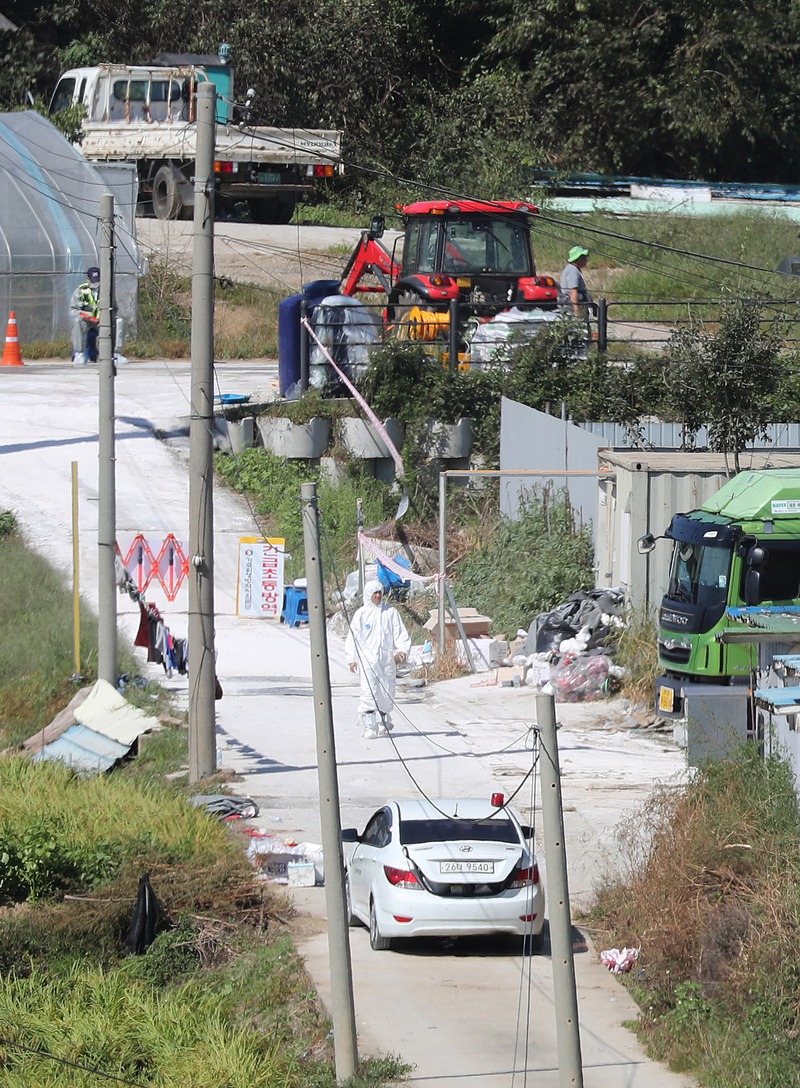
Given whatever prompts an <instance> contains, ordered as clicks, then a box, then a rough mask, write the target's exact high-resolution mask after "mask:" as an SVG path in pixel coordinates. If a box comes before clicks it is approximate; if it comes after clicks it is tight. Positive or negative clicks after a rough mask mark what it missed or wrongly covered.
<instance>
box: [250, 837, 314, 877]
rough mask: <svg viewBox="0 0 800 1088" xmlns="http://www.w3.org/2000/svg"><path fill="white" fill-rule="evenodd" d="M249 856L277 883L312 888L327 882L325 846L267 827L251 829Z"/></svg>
mask: <svg viewBox="0 0 800 1088" xmlns="http://www.w3.org/2000/svg"><path fill="white" fill-rule="evenodd" d="M247 856H248V858H249V859H250V863H251V864H252V866H253V868H254V869H256V870H257V871H258V872H259V874H261V875H262V876H264V877H265V878H266V879H267V880H268V881H269V882H270V883H273V884H289V885H291V886H292V887H295V888H311V887H313V886H314V885H315V884H322V883H323V881H324V875H325V874H324V868H323V863H322V847H321V846H319V845H318V844H317V843H313V842H295V841H294V840H292V839H282V838H281V837H280V835H272V834H270V833H269V832H268V831H266V830H265V829H264V828H253V829H252V830H251V831H250V843H249V845H248V847H247Z"/></svg>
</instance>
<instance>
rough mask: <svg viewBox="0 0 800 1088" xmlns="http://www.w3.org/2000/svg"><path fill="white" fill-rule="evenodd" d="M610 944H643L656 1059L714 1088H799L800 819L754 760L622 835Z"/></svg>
mask: <svg viewBox="0 0 800 1088" xmlns="http://www.w3.org/2000/svg"><path fill="white" fill-rule="evenodd" d="M623 841H624V843H625V846H626V856H627V858H628V868H627V871H626V873H625V874H624V876H623V877H622V879H621V880H620V881H619V882H618V883H617V884H616V885H609V886H608V887H607V888H606V889H605V890H604V891H603V892H602V893H601V895H600V897H599V899H598V902H597V905H596V907H595V910H594V912H593V916H592V917H593V922H594V924H595V925H597V927H598V929H599V934H598V940H600V941H601V942H603V943H604V944H607V945H617V946H620V947H622V946H623V945H628V946H641V950H642V951H641V954H640V957H639V961H638V968H639V970H638V974H637V976H636V977H634V978H632V979H631V980H630V982H629V985H630V986H631V988H632V991H633V993H634V996H635V997H636V999H637V1001H638V1002H639V1005H640V1007H641V1009H642V1015H641V1018H640V1020H639V1022H638V1024H637V1030H638V1031H639V1033H640V1035H641V1036H642V1037H643V1039H644V1040H645V1042H646V1043H647V1045H648V1047H649V1049H650V1051H651V1053H652V1054H653V1055H654V1056H655V1057H657V1058H659V1059H660V1060H663V1061H668V1062H669V1063H670V1064H671V1065H672V1067H673V1068H675V1069H677V1070H682V1071H687V1072H690V1073H692V1074H693V1075H694V1076H696V1077H698V1079H700V1080H701V1081H702V1083H703V1084H704V1085H707V1086H708V1088H745V1086H746V1085H751V1084H759V1085H764V1086H765V1088H784V1086H785V1085H787V1084H796V1083H797V1067H796V1061H797V1036H798V1032H799V1031H800V999H798V986H797V980H798V977H800V954H799V953H798V944H797V935H798V931H800V895H798V890H797V889H798V887H800V850H799V849H798V845H799V844H800V814H798V803H797V798H796V795H795V792H794V786H793V782H792V778H791V772H790V770H789V768H788V767H787V766H786V765H785V764H783V763H781V762H779V761H777V760H774V759H766V760H765V759H764V758H763V756H761V755H760V754H759V753H758V752H757V751H756V750H755V749H754V748H750V747H748V748H745V749H743V750H742V751H741V752H740V754H739V755H738V757H736V758H732V759H730V760H726V761H725V762H720V763H715V764H711V765H709V766H707V767H705V768H703V769H702V770H700V771H699V772H698V773H697V774H696V776H695V778H694V780H693V781H692V782H691V783H690V784H689V785H688V786H686V787H685V788H683V789H680V790H671V791H670V790H662V791H661V792H660V793H658V794H656V795H655V796H654V798H653V799H652V800H651V801H650V802H649V803H648V804H647V805H646V806H645V809H644V811H639V812H637V814H636V816H635V819H634V820H632V821H631V823H630V824H629V825H628V826H627V828H626V829H625V830H624V832H623Z"/></svg>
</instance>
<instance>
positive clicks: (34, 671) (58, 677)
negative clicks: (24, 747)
mask: <svg viewBox="0 0 800 1088" xmlns="http://www.w3.org/2000/svg"><path fill="white" fill-rule="evenodd" d="M0 613H2V615H3V616H6V617H12V616H13V617H14V621H13V623H5V624H3V626H2V629H0V723H2V724H0V747H10V746H13V745H16V744H18V743H20V742H21V741H23V740H25V739H26V738H27V737H29V736H31V735H32V734H33V733H35V732H36V731H37V729H40V728H42V726H43V725H45V724H47V723H48V722H49V721H50V720H51V719H52V718H53V716H54V715H55V713H56V712H57V711H59V710H61V709H62V707H64V706H65V705H66V704H67V703H68V702H69V700H70V699H71V698H72V696H73V695H74V693H75V685H74V683H73V682H72V680H71V679H70V678H71V677H72V675H73V673H74V670H75V661H74V651H73V618H72V594H71V593H70V592H69V589H68V587H67V586H66V585H65V582H64V578H63V576H62V575H61V574H60V573H59V572H57V571H55V570H53V568H52V567H51V566H50V565H49V564H48V563H47V561H46V560H45V559H43V558H42V557H41V556H40V555H38V554H37V553H36V552H34V551H32V550H31V549H30V548H28V546H27V544H26V543H25V541H24V539H23V537H22V536H21V535H20V534H18V533H16V532H11V533H6V534H5V535H1V536H0ZM80 659H81V670H82V672H83V673H84V674H85V675H87V676H93V675H94V674H95V672H96V668H97V621H96V618H95V617H94V616H93V615H92V613H91V612H90V611H89V609H88V608H87V607H86V606H85V605H84V604H83V603H82V604H81V646H80Z"/></svg>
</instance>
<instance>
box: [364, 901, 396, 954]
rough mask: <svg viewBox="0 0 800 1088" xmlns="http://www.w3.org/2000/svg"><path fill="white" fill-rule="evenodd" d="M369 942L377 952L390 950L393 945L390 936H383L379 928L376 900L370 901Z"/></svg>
mask: <svg viewBox="0 0 800 1088" xmlns="http://www.w3.org/2000/svg"><path fill="white" fill-rule="evenodd" d="M369 943H370V946H371V947H372V948H373V949H374V950H375V951H376V952H388V951H389V949H390V948H391V947H392V941H391V938H390V937H382V936H381V931H380V930H379V929H378V917H377V915H376V913H375V901H374V900H372V899H370V901H369Z"/></svg>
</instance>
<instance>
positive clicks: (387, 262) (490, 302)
mask: <svg viewBox="0 0 800 1088" xmlns="http://www.w3.org/2000/svg"><path fill="white" fill-rule="evenodd" d="M399 210H400V212H401V214H402V217H403V223H404V227H405V231H404V235H403V238H402V242H403V252H402V260H401V263H400V262H398V261H397V260H396V259H395V251H396V249H397V244H398V242H399V241H400V239H398V240H397V242H395V246H394V248H393V251H392V253H390V252H389V251H388V250H387V249H386V247H385V246H384V245H383V244H382V243H381V242H380V241H379V239H380V238H381V236H382V235H383V232H384V228H385V219H384V217H383V216H376V217H375V218H374V219H373V220H372V223H371V226H370V229H369V230H368V231H364V233H363V234H362V235H361V239H360V241H359V243H358V245H357V246H356V248H355V250H354V251H353V254H352V256H351V257H350V259H349V261H348V262H347V265H346V267H345V270H344V274H343V276H342V293H343V294H346V295H357V294H359V293H364V292H381V293H384V292H385V294H386V295H387V296H388V304H387V308H386V321H387V324H388V325H390V326H395V327H397V328H402V326H403V323H404V322H408V321H409V320H411V321H412V322H413V321H415V320H416V322H417V326H416V327H417V329H418V330H419V331H418V332H417V334H416V336H415V338H418V339H426V340H433V339H438V338H440V337H443V336H448V334H449V332H450V329H449V326H450V315H451V313H455V312H456V310H455V309H454V308H453V304H454V303H455V304H456V305H457V314H458V321H457V324H458V326H459V328H460V329H463V327H464V325H465V323H466V321H467V320H468V319H469V318H470V317H473V316H477V317H478V318H489V317H492V316H494V315H495V314H497V313H499V312H500V311H501V310H505V309H508V308H509V307H511V306H519V305H521V306H522V307H523V308H524V307H526V306H527V307H529V308H533V307H539V308H541V309H546V310H552V309H555V308H556V306H557V301H558V284H557V283H556V282H555V280H553V279H552V277H550V276H537V275H536V266H535V264H534V260H533V251H532V248H531V216H533V215H536V213H537V209H536V207H535V206H534V205H533V204H525V203H521V202H519V201H488V200H434V201H419V202H417V203H415V204H407V205H406V206H405V207H403V208H399ZM367 277H370V278H372V279H373V280H377V284H376V283H372V284H365V283H363V282H362V281H363V280H364V279H365V278H367ZM426 330H427V331H426ZM413 335H414V334H413V333H412V336H413Z"/></svg>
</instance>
